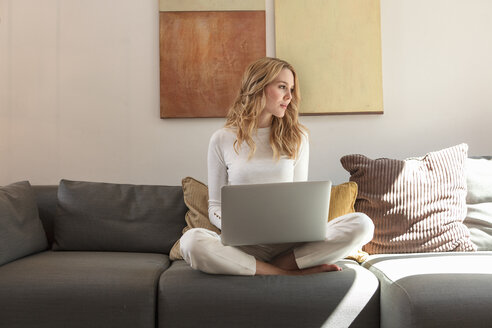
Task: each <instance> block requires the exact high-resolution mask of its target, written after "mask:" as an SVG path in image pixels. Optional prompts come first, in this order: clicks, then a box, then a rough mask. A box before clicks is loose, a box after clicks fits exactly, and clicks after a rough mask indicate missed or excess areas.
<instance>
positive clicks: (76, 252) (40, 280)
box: [0, 180, 380, 328]
mask: <svg viewBox="0 0 492 328" xmlns="http://www.w3.org/2000/svg"><path fill="white" fill-rule="evenodd" d="M24 188H25V189H27V187H26V186H24ZM32 189H33V190H34V192H35V197H36V202H37V208H38V210H39V218H40V219H41V221H42V226H43V230H44V233H45V234H46V240H47V243H46V246H45V247H43V248H42V249H38V250H37V251H34V252H32V251H31V252H29V254H25V255H24V256H21V257H20V258H17V259H15V260H10V261H9V262H7V263H4V264H3V265H1V266H0V326H1V327H9V328H10V327H50V328H53V327H119V328H121V327H132V328H137V327H161V328H164V327H322V326H323V325H325V326H327V327H329V326H332V327H344V326H351V327H379V318H380V314H379V311H380V310H379V309H380V306H379V304H380V299H379V282H378V280H377V278H376V276H374V275H373V274H372V273H370V272H369V271H368V270H367V269H365V268H363V267H362V266H360V265H358V264H357V263H356V262H354V261H350V260H344V261H341V262H339V263H338V264H339V265H341V266H342V267H343V268H344V270H343V271H341V272H330V273H324V274H318V275H312V276H306V277H285V276H269V277H267V276H257V277H240V276H222V275H208V274H204V273H201V272H198V271H195V270H193V269H191V268H190V267H189V266H188V265H187V264H186V263H185V262H184V261H174V262H172V263H171V262H170V261H169V257H168V254H169V250H170V248H171V247H172V245H173V244H174V242H175V241H176V240H178V239H179V237H180V236H181V230H182V229H183V228H184V226H185V221H184V215H185V212H186V206H185V204H184V201H183V195H182V188H181V187H180V186H173V187H163V186H130V185H116V184H104V183H101V184H100V183H86V182H72V181H65V180H62V182H61V183H60V186H33V187H32ZM0 200H1V198H0ZM170 200H171V201H170ZM166 201H167V204H166V206H161V205H162V203H163V202H166ZM0 203H1V202H0ZM148 209H153V210H152V211H150V212H149V211H148ZM166 211H167V212H173V213H172V215H166V214H168V213H166ZM152 216H153V217H155V218H156V220H154V221H152V220H151V221H149V220H148V219H147V218H148V217H152ZM100 221H102V222H100ZM135 223H138V224H137V225H135ZM118 238H119V239H120V240H118ZM142 245H143V246H142Z"/></svg>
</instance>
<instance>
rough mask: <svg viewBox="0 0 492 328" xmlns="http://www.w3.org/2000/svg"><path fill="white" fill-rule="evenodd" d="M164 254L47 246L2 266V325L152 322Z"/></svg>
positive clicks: (50, 327) (131, 325)
mask: <svg viewBox="0 0 492 328" xmlns="http://www.w3.org/2000/svg"><path fill="white" fill-rule="evenodd" d="M168 266H169V259H168V257H167V255H163V254H142V253H124V252H119V253H109V252H53V251H47V252H42V253H40V254H36V255H32V256H28V257H25V258H23V259H20V260H17V261H15V262H11V263H9V264H6V265H4V266H2V267H0V318H1V321H0V326H1V327H11V328H15V327H36V328H58V327H59V328H62V327H63V328H66V327H70V328H87V327H105V328H111V327H114V328H124V327H128V328H135V327H140V328H145V327H148V328H154V327H155V326H156V322H155V320H156V319H155V314H156V311H157V304H156V302H157V295H156V293H157V283H158V281H159V276H160V275H161V273H162V272H163V271H164V270H165V269H166V268H167V267H168Z"/></svg>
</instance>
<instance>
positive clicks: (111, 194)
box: [53, 180, 186, 254]
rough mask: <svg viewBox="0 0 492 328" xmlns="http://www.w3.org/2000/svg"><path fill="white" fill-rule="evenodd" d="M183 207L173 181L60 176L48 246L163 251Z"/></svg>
mask: <svg viewBox="0 0 492 328" xmlns="http://www.w3.org/2000/svg"><path fill="white" fill-rule="evenodd" d="M185 213H186V205H185V204H184V201H183V191H182V189H181V188H180V187H178V186H142V185H128V184H112V183H96V182H76V181H68V180H62V181H61V182H60V185H59V187H58V215H57V217H56V219H55V244H54V248H53V249H55V250H72V251H76V250H80V251H91V250H92V251H123V252H151V253H152V252H153V253H163V254H168V253H169V251H170V250H171V247H172V246H173V244H174V243H175V242H176V240H177V239H179V237H180V236H181V230H182V229H183V227H184V221H183V218H184V216H185Z"/></svg>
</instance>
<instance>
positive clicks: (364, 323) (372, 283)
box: [158, 260, 379, 328]
mask: <svg viewBox="0 0 492 328" xmlns="http://www.w3.org/2000/svg"><path fill="white" fill-rule="evenodd" d="M337 264H338V265H340V266H342V268H343V271H340V272H326V273H321V274H313V275H308V276H301V277H293V276H253V277H250V276H248V277H244V276H228V275H209V274H206V273H202V272H200V271H197V270H193V269H192V268H191V267H190V266H189V265H188V264H186V263H185V262H184V261H175V262H173V264H172V265H171V267H170V268H169V269H168V270H166V271H165V272H164V273H163V274H162V276H161V278H160V283H159V301H158V304H159V309H158V318H159V319H158V324H159V325H158V326H159V327H160V328H165V327H197V326H202V327H216V328H221V327H235V328H242V327H244V328H250V327H258V328H261V327H265V328H266V327H268V328H270V327H284V328H289V327H293V328H294V327H295V328H298V327H303V328H310V327H313V328H314V327H322V326H323V325H325V326H324V327H349V326H350V327H365V328H369V327H379V290H378V286H379V283H378V280H377V279H376V277H375V276H374V275H373V274H371V273H370V272H368V271H367V270H366V269H364V268H362V267H361V266H360V265H358V264H356V263H355V262H353V261H348V260H344V261H340V262H337ZM197 323H198V324H197Z"/></svg>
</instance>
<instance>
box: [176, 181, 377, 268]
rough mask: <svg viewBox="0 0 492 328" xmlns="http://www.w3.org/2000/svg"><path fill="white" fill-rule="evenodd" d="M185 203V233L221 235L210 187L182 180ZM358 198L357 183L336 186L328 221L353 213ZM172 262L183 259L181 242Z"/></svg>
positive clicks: (356, 255)
mask: <svg viewBox="0 0 492 328" xmlns="http://www.w3.org/2000/svg"><path fill="white" fill-rule="evenodd" d="M182 186H183V193H184V201H185V204H186V206H188V212H187V213H186V216H185V220H186V223H187V226H186V227H185V228H184V229H183V233H185V232H186V231H188V230H189V229H191V228H205V229H208V230H212V231H214V232H216V233H218V234H220V230H219V229H218V228H217V227H216V226H214V225H213V224H212V223H210V220H209V219H208V187H207V186H206V185H205V184H203V183H202V182H200V181H197V180H195V179H193V178H191V177H187V178H184V179H183V180H182ZM356 198H357V184H356V183H355V182H346V183H343V184H341V185H338V186H334V187H333V188H332V190H331V199H330V212H329V214H328V221H329V220H332V219H334V218H337V217H339V216H342V215H345V214H348V213H353V212H354V211H355V210H354V204H355V200H356ZM367 256H368V254H367V253H365V252H363V251H362V250H356V251H354V252H353V254H350V255H349V256H348V258H350V259H353V260H356V261H358V262H363V261H364V260H365V258H366V257H367ZM169 257H170V259H171V260H180V259H182V256H181V253H180V246H179V240H178V241H177V242H176V243H175V244H174V246H173V248H172V249H171V252H170V254H169Z"/></svg>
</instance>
